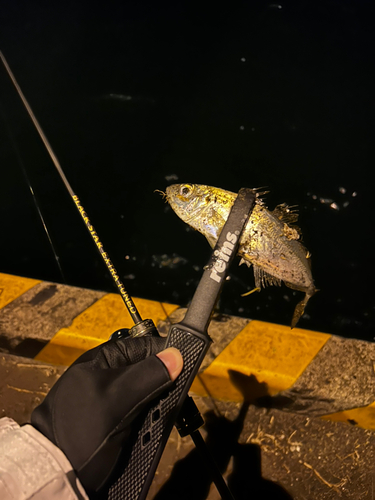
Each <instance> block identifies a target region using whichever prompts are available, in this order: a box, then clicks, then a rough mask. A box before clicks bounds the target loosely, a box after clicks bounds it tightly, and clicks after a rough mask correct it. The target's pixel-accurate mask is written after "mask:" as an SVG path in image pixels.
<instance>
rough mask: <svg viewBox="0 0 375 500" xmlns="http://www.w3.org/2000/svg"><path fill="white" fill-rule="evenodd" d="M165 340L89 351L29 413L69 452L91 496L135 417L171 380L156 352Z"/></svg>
mask: <svg viewBox="0 0 375 500" xmlns="http://www.w3.org/2000/svg"><path fill="white" fill-rule="evenodd" d="M164 344H165V339H162V338H154V337H141V338H127V339H120V340H110V341H108V342H106V343H105V344H102V345H100V346H98V347H96V348H94V349H92V350H90V351H88V352H86V353H85V354H83V355H82V356H81V357H80V358H78V359H77V361H75V363H74V364H73V365H72V366H71V367H70V368H68V370H67V371H66V372H65V373H64V374H63V375H62V377H61V378H60V379H59V380H58V381H57V383H56V384H55V385H54V386H53V387H52V389H51V390H50V392H49V394H48V395H47V397H46V398H45V400H44V401H43V403H42V404H41V405H40V406H38V407H37V408H35V410H34V411H33V413H32V415H31V423H32V425H33V426H34V427H35V428H37V429H38V430H39V431H40V432H41V433H42V434H44V435H45V436H46V437H47V438H48V439H49V440H50V441H52V442H53V443H54V444H55V445H56V446H58V447H59V448H60V449H61V450H62V451H63V452H64V453H65V455H66V457H67V458H68V459H69V461H70V463H71V464H72V466H73V468H74V469H75V471H76V473H77V476H78V478H79V479H80V481H81V483H82V484H83V486H84V488H85V489H86V491H87V493H88V494H89V495H90V494H91V493H94V492H97V491H98V490H100V489H101V488H102V487H103V485H105V483H106V481H107V480H108V478H109V476H110V475H111V473H112V471H113V470H114V468H115V465H116V462H117V460H118V458H119V456H120V454H121V452H122V450H123V448H126V445H128V446H130V444H131V442H132V423H133V422H134V420H135V419H136V417H137V416H138V415H139V414H140V413H141V412H142V410H144V409H145V408H146V407H148V406H149V404H150V402H151V401H152V400H153V399H154V398H156V397H157V396H159V395H160V394H161V393H162V392H163V391H166V390H167V389H168V388H170V387H171V386H172V384H173V382H171V380H170V377H169V374H168V371H167V369H166V367H165V365H164V364H163V362H162V361H161V360H160V359H159V358H158V357H157V356H155V355H154V354H156V353H158V352H159V351H161V350H162V349H163V347H164ZM133 439H134V437H133Z"/></svg>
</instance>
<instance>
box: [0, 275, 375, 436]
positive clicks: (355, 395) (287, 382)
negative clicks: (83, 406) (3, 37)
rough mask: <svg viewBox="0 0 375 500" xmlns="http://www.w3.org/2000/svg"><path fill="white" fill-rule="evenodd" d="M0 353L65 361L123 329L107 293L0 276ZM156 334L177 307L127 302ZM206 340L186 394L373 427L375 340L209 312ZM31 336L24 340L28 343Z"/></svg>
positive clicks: (114, 299) (119, 307)
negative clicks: (207, 346)
mask: <svg viewBox="0 0 375 500" xmlns="http://www.w3.org/2000/svg"><path fill="white" fill-rule="evenodd" d="M0 290H2V292H1V295H0V307H1V309H0V349H1V350H2V351H3V352H8V353H12V354H22V355H25V356H29V357H34V358H35V359H36V360H38V361H43V362H48V363H51V364H56V365H65V366H67V365H69V364H71V363H72V362H73V361H74V360H75V359H76V358H77V357H78V356H79V355H80V354H82V353H83V352H85V351H86V350H87V349H90V348H92V347H95V346H96V345H98V344H100V343H102V342H104V341H106V340H107V339H108V338H109V336H110V335H111V334H112V333H113V332H114V331H116V330H118V329H119V328H127V327H130V326H132V322H131V319H130V317H129V315H128V313H127V311H126V309H125V307H124V305H123V303H122V300H121V297H120V296H119V295H116V294H106V293H103V292H94V291H91V290H86V289H81V288H76V287H69V286H65V285H57V284H54V283H46V282H40V281H37V280H30V279H26V278H18V277H14V276H9V275H4V274H0ZM134 301H135V303H136V305H137V307H138V308H139V311H140V313H141V315H142V317H143V318H151V319H153V320H154V322H155V324H156V325H157V326H158V329H159V331H160V332H161V333H162V334H166V333H167V331H168V329H169V325H170V323H171V322H172V323H174V322H178V321H180V320H181V319H182V318H183V317H184V313H185V309H181V308H179V307H178V306H177V305H173V304H165V303H159V302H154V301H150V300H145V299H137V298H135V299H134ZM209 334H210V336H211V338H212V339H213V341H214V343H213V345H212V347H211V349H210V351H209V353H208V355H207V356H206V358H205V360H204V362H203V364H202V367H201V371H200V374H199V376H198V377H197V378H196V380H195V382H194V384H193V386H192V391H193V392H194V393H195V394H197V395H201V396H206V395H208V396H211V397H212V398H214V399H220V400H224V401H225V400H226V401H234V402H238V401H242V400H243V399H244V397H245V398H246V399H247V400H248V401H251V402H253V403H254V404H255V405H258V406H261V407H267V408H278V409H282V410H284V411H288V412H292V413H300V414H303V415H310V416H321V417H324V418H328V419H331V420H340V421H343V422H346V423H349V424H352V425H358V426H361V427H364V428H366V429H373V430H375V377H374V366H375V345H374V344H372V343H370V342H364V341H359V340H353V339H343V338H340V337H335V336H331V335H329V334H325V333H321V332H313V331H309V330H303V329H299V328H295V329H293V330H291V329H290V328H289V327H286V326H282V325H275V324H272V323H267V322H261V321H256V320H253V321H252V320H250V319H243V318H237V317H230V316H223V315H220V314H216V315H214V317H213V319H212V322H211V324H210V328H209ZM30 342H31V343H30Z"/></svg>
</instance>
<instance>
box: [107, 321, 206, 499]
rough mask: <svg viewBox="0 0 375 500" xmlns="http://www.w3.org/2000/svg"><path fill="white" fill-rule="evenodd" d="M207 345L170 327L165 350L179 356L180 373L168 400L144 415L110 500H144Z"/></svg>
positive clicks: (198, 336) (202, 339)
mask: <svg viewBox="0 0 375 500" xmlns="http://www.w3.org/2000/svg"><path fill="white" fill-rule="evenodd" d="M209 345H210V339H209V337H208V336H207V335H202V334H201V333H199V332H195V331H193V330H192V329H191V328H189V327H187V326H185V325H183V324H177V325H174V326H172V328H171V330H170V332H169V335H168V339H167V343H166V347H176V348H177V349H178V350H179V351H180V352H181V354H182V357H183V359H184V367H183V370H182V372H181V374H180V375H179V376H178V378H177V380H176V384H175V386H174V388H173V389H171V390H170V391H169V393H168V395H167V397H165V398H163V399H160V400H159V401H158V402H157V403H156V404H155V405H154V406H153V407H152V408H151V410H149V412H148V413H147V417H146V419H145V421H144V423H143V425H142V428H141V430H140V431H139V433H138V437H137V441H136V443H135V445H134V447H133V449H132V452H131V455H130V459H129V462H128V465H127V467H126V468H125V470H124V472H123V474H122V475H121V477H120V478H119V479H118V481H117V482H116V483H115V484H113V485H112V486H111V489H110V490H109V495H108V498H109V499H110V500H115V499H116V500H117V499H119V498H121V499H126V500H136V499H140V500H143V499H144V498H146V495H147V492H148V489H149V486H150V484H151V482H152V480H153V477H154V474H155V470H156V467H157V465H158V462H159V458H160V456H161V454H162V452H163V450H164V447H165V444H166V441H167V440H168V437H169V434H170V432H171V430H172V427H173V423H174V421H175V418H176V416H177V415H178V412H179V411H180V409H181V406H182V404H183V402H184V400H185V397H186V395H187V393H188V390H189V389H190V386H191V384H192V382H193V379H194V377H195V375H196V374H197V372H198V369H199V366H200V364H201V362H202V360H203V358H204V356H205V354H206V352H207V350H208V347H209Z"/></svg>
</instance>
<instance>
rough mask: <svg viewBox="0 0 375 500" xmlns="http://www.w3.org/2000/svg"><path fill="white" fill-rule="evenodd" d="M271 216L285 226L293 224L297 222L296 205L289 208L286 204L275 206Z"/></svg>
mask: <svg viewBox="0 0 375 500" xmlns="http://www.w3.org/2000/svg"><path fill="white" fill-rule="evenodd" d="M272 215H274V216H275V217H277V219H279V220H280V221H281V222H284V223H285V224H293V223H294V222H297V220H298V213H297V209H296V205H293V206H289V205H287V204H286V203H281V204H280V205H277V206H276V207H275V209H274V210H273V212H272ZM296 229H297V228H296Z"/></svg>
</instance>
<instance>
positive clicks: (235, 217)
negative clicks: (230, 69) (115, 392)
mask: <svg viewBox="0 0 375 500" xmlns="http://www.w3.org/2000/svg"><path fill="white" fill-rule="evenodd" d="M254 203H255V193H254V192H253V191H252V190H250V189H246V188H242V189H240V191H239V193H238V196H237V199H236V201H235V202H234V205H233V207H232V210H231V212H230V215H229V217H228V220H227V221H226V223H225V225H224V227H223V229H222V231H221V234H220V236H219V238H218V241H217V243H216V245H215V248H214V251H213V253H212V255H211V258H210V260H209V262H208V265H207V266H206V267H205V271H204V273H203V276H202V278H201V280H200V282H199V285H198V287H197V289H196V291H195V293H194V297H193V299H192V302H191V304H190V306H189V308H188V310H187V312H186V316H185V318H184V319H183V321H182V322H181V323H179V324H178V325H173V326H172V327H171V329H170V331H169V335H168V338H167V343H166V347H176V348H177V349H178V350H179V351H180V352H181V354H182V357H183V359H184V367H183V370H182V372H181V374H180V375H179V376H178V378H177V379H176V383H175V386H174V388H173V389H171V390H170V391H169V392H168V394H167V395H166V396H165V397H164V398H162V399H160V400H159V401H158V402H157V403H156V404H154V405H153V407H152V408H151V410H150V411H149V412H148V414H147V417H146V418H145V420H143V425H142V428H141V430H140V431H139V432H138V435H137V439H136V442H135V444H134V446H133V448H132V451H131V455H130V459H129V460H128V462H127V465H126V466H125V470H124V472H123V473H122V475H121V476H120V477H119V478H118V480H117V481H116V483H114V484H112V486H111V488H110V490H109V494H108V498H109V500H120V499H121V500H124V499H125V500H144V499H145V498H146V496H147V492H148V489H149V487H150V485H151V482H152V480H153V477H154V474H155V471H156V468H157V465H158V463H159V459H160V457H161V454H162V453H163V450H164V447H165V445H166V442H167V440H168V437H169V434H170V432H171V430H172V427H173V424H174V422H175V420H176V417H177V415H178V413H179V411H180V410H181V407H182V405H183V403H184V400H185V398H186V395H187V393H188V391H189V389H190V386H191V384H192V382H193V380H194V377H195V375H196V374H197V372H198V369H199V367H200V365H201V362H202V361H203V358H204V356H205V354H206V352H207V350H208V347H209V345H210V342H211V341H210V338H209V336H208V334H207V328H208V324H209V322H210V317H211V313H212V310H213V307H214V305H215V302H216V300H217V298H218V297H219V294H220V290H221V288H222V286H223V284H224V281H225V277H226V275H227V272H228V267H229V266H230V264H231V262H232V260H233V258H234V256H235V255H236V253H237V248H238V244H239V239H240V235H241V232H242V231H243V228H244V227H245V224H246V221H247V220H248V218H249V216H250V213H251V210H252V209H253V207H254ZM140 425H141V424H140Z"/></svg>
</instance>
